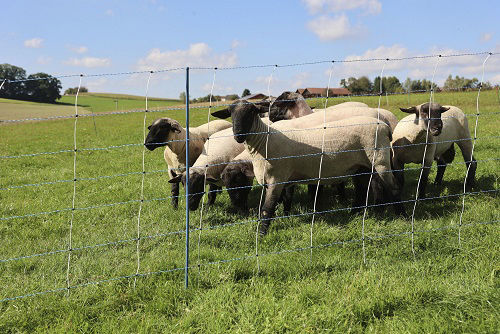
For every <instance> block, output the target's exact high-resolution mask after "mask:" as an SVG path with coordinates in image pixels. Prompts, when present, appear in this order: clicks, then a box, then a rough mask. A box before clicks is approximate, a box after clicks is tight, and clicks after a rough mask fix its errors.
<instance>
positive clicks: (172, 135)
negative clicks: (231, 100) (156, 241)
mask: <svg viewBox="0 0 500 334" xmlns="http://www.w3.org/2000/svg"><path fill="white" fill-rule="evenodd" d="M230 127H231V123H229V122H227V121H224V120H214V121H211V122H208V123H206V124H203V125H200V126H198V127H193V128H190V129H189V164H190V165H193V163H194V162H195V161H196V159H197V158H198V156H199V155H200V154H201V152H202V150H203V145H204V143H205V141H206V140H207V139H208V137H210V135H212V134H213V133H215V132H218V131H220V130H223V129H227V128H230ZM148 129H149V133H148V135H147V137H146V141H145V142H144V145H145V146H146V148H147V149H148V150H150V151H153V150H154V149H156V148H158V147H162V146H166V147H165V151H164V153H163V157H164V159H165V162H166V163H167V167H168V176H169V179H172V178H174V177H176V176H177V174H180V173H182V172H183V171H184V170H185V169H186V142H185V141H186V130H185V129H184V128H183V127H182V126H181V125H180V124H179V122H177V121H176V120H174V119H172V118H168V117H164V118H159V119H157V120H155V121H154V122H153V123H152V124H151V125H150V126H149V127H148ZM171 194H172V205H173V207H174V208H177V204H178V200H179V184H178V183H176V184H172V186H171Z"/></svg>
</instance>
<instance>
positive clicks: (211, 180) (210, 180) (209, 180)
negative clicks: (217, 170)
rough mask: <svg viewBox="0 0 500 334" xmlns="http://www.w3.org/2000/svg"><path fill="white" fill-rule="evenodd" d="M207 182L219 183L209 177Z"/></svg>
mask: <svg viewBox="0 0 500 334" xmlns="http://www.w3.org/2000/svg"><path fill="white" fill-rule="evenodd" d="M206 180H207V182H208V183H217V180H216V179H214V178H213V177H211V176H207V178H206Z"/></svg>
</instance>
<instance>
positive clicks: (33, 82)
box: [0, 64, 62, 103]
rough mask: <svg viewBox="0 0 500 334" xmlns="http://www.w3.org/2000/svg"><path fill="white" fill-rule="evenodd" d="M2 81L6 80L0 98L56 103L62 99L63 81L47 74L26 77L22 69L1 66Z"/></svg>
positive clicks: (0, 77) (41, 73) (0, 76)
mask: <svg viewBox="0 0 500 334" xmlns="http://www.w3.org/2000/svg"><path fill="white" fill-rule="evenodd" d="M0 79H1V81H2V82H3V81H4V80H5V82H4V84H3V88H2V89H1V90H0V97H3V98H6V99H15V100H26V101H34V102H45V103H54V102H55V101H56V100H57V99H59V98H61V94H60V92H61V88H62V86H61V81H60V80H59V79H57V78H54V77H53V76H51V75H49V74H47V73H43V72H39V73H34V74H30V75H28V76H26V71H25V70H24V69H23V68H21V67H18V66H14V65H10V64H0ZM22 80H26V81H22ZM0 84H1V82H0Z"/></svg>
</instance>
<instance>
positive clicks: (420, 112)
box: [399, 102, 450, 136]
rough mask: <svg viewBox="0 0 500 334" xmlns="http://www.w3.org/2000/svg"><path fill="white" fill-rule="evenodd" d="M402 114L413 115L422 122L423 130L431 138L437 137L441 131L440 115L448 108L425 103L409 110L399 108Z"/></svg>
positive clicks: (437, 104)
mask: <svg viewBox="0 0 500 334" xmlns="http://www.w3.org/2000/svg"><path fill="white" fill-rule="evenodd" d="M399 109H400V110H401V111H402V112H405V113H408V114H415V115H416V120H417V121H418V120H419V119H421V120H423V121H424V123H423V124H424V129H425V130H426V131H427V129H429V132H430V133H431V134H432V135H433V136H439V135H440V134H441V131H442V130H443V121H442V120H441V114H442V113H444V112H446V111H448V110H449V109H450V108H448V107H443V106H441V105H440V104H439V103H434V102H431V103H429V102H427V103H424V104H421V105H419V106H413V107H410V108H399Z"/></svg>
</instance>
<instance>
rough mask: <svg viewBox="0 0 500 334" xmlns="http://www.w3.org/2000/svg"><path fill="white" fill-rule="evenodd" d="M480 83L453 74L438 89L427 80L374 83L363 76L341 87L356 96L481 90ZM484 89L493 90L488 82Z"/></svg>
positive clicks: (394, 79)
mask: <svg viewBox="0 0 500 334" xmlns="http://www.w3.org/2000/svg"><path fill="white" fill-rule="evenodd" d="M381 81H382V82H381ZM479 83H480V82H479V80H478V79H477V78H472V79H467V78H465V77H460V76H458V75H457V76H455V78H453V76H452V75H451V74H450V75H449V76H448V78H447V79H446V81H445V82H444V85H443V87H438V86H437V85H436V84H435V83H433V82H431V81H430V80H427V79H422V80H413V79H411V78H406V80H405V81H404V82H403V83H401V82H400V81H399V79H398V78H397V77H395V76H390V77H383V78H382V79H381V78H380V76H377V77H375V79H374V80H373V82H372V81H371V80H370V79H369V78H368V77H367V76H362V77H359V78H354V77H350V78H348V79H342V80H341V81H340V85H341V86H342V87H344V88H347V89H349V91H350V92H351V93H352V94H354V95H359V94H378V93H380V91H381V90H382V93H403V92H418V91H429V90H430V89H431V88H432V89H433V90H436V91H440V90H469V89H477V88H479ZM381 84H382V85H381ZM381 88H382V89H381ZM482 88H483V89H492V88H493V86H492V84H491V83H490V82H488V81H487V82H483V84H482Z"/></svg>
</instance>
